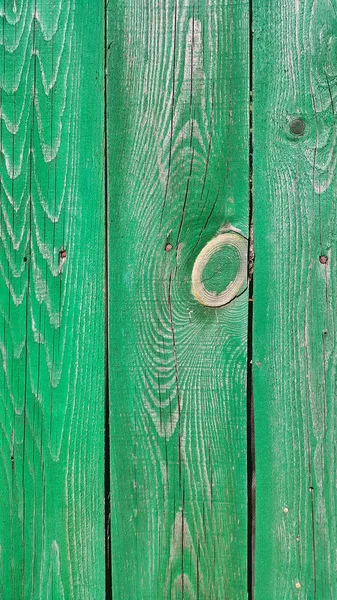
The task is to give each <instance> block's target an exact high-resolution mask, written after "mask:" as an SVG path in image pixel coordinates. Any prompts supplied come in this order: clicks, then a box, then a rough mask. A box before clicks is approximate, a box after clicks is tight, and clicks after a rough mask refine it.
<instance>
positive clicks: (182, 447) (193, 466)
mask: <svg viewBox="0 0 337 600" xmlns="http://www.w3.org/2000/svg"><path fill="white" fill-rule="evenodd" d="M107 42H108V106H107V109H108V155H109V327H110V329H109V345H110V348H109V354H110V384H111V389H110V407H111V414H110V422H111V544H112V595H113V597H115V598H118V600H123V599H129V598H130V599H131V598H132V599H134V598H139V599H140V598H141V599H142V600H148V599H153V600H158V599H166V598H171V599H172V600H173V599H179V598H182V599H183V598H185V599H187V598H189V599H192V598H194V599H202V598H203V599H206V598H207V600H211V599H213V600H215V599H218V600H220V599H221V600H223V599H224V598H231V599H239V598H246V593H247V592H246V587H247V573H246V561H247V548H246V537H247V533H246V511H247V505H246V502H247V498H246V361H247V357H246V356H247V350H246V348H247V341H246V337H247V291H246V292H244V293H243V294H242V295H241V296H240V297H235V298H234V299H233V300H232V302H230V303H229V304H228V305H227V306H225V307H222V308H209V307H207V306H202V305H201V304H199V303H198V301H197V300H196V299H195V298H194V296H193V294H192V290H191V275H192V269H193V265H194V263H195V260H196V258H197V256H198V255H199V253H200V251H201V250H202V248H203V247H204V246H205V245H206V244H207V243H208V242H209V241H210V240H211V239H213V238H214V237H215V236H217V235H218V234H219V233H221V232H223V231H224V230H226V229H228V228H233V227H234V228H237V229H239V230H240V231H241V234H243V235H244V236H246V237H247V229H248V225H247V223H248V214H247V213H248V135H249V134H248V116H249V85H248V83H249V77H248V3H247V2H246V1H243V2H240V3H231V2H228V3H227V2H226V3H224V2H222V1H218V0H215V1H214V0H212V1H211V0H201V1H199V2H194V1H192V0H167V1H166V2H161V3H158V2H154V1H153V0H150V1H149V2H147V3H144V2H143V1H142V0H137V1H134V0H133V1H131V0H123V1H122V0H113V1H111V2H110V3H109V5H108V40H107ZM218 263H219V264H218V265H215V266H214V273H210V274H209V279H210V280H212V282H211V281H209V282H208V284H207V285H206V287H207V288H208V289H211V288H210V286H211V283H212V290H211V291H213V292H214V293H216V294H219V293H220V292H221V291H222V289H223V288H222V287H221V286H222V285H227V284H228V283H229V281H228V282H227V283H225V284H224V283H223V282H224V280H225V279H226V273H227V271H228V270H231V272H235V268H234V267H233V265H235V264H236V265H237V267H236V269H238V268H239V266H240V262H238V253H237V252H236V253H235V248H234V250H233V254H230V253H229V254H228V253H227V254H226V253H224V255H223V256H222V255H221V256H220V257H219V260H218ZM219 265H220V267H219ZM213 277H214V278H215V279H213ZM215 281H216V282H217V283H215Z"/></svg>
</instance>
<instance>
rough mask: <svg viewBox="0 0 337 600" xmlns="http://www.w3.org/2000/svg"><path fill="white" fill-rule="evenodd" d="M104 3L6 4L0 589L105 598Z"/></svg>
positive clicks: (30, 595)
mask: <svg viewBox="0 0 337 600" xmlns="http://www.w3.org/2000/svg"><path fill="white" fill-rule="evenodd" d="M103 34H104V22H103V10H102V7H101V6H100V5H99V4H97V5H95V8H94V11H93V9H92V7H91V6H89V2H86V1H85V0H79V1H76V2H75V0H26V1H24V0H17V1H15V0H6V1H5V0H2V1H1V2H0V106H1V112H0V205H1V214H0V235H1V248H0V354H1V358H0V377H1V381H2V385H1V392H0V490H1V496H0V597H1V598H3V599H4V600H10V599H12V600H18V599H19V598H23V599H25V600H28V599H41V600H42V599H43V600H45V599H47V598H48V599H51V598H54V599H57V600H69V599H79V598H83V599H86V600H87V599H89V598H92V599H95V600H96V599H98V598H102V597H103V595H104V515H103V511H104V503H103V494H104V490H103V427H104V423H103V411H104V360H103V351H104V341H103V330H104V308H103V289H104V279H103V277H104V264H103V263H104V261H103V253H104V245H103V243H102V241H103V240H104V202H103V109H104V105H103V98H104V96H103V82H102V77H103V66H102V65H103V64H104V63H103V51H104V40H103Z"/></svg>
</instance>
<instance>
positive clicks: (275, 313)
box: [253, 0, 337, 600]
mask: <svg viewBox="0 0 337 600" xmlns="http://www.w3.org/2000/svg"><path fill="white" fill-rule="evenodd" d="M336 26H337V21H336V5H335V3H334V2H316V1H315V0H304V1H303V2H292V1H290V0H285V1H284V2H277V1H276V0H272V1H270V2H261V1H256V2H255V3H254V61H253V63H254V102H253V105H254V231H255V234H254V238H255V251H256V261H255V270H254V327H253V344H254V347H253V362H254V398H255V417H256V419H255V439H256V494H257V496H256V563H255V567H256V585H255V597H256V599H257V600H264V599H266V600H271V599H275V600H280V598H282V600H283V599H284V600H288V599H289V600H290V599H291V600H293V599H294V598H296V599H297V598H299V599H310V600H315V599H317V600H328V599H330V598H331V599H332V598H336V597H337V578H336V566H337V565H336V528H337V522H336V502H337V491H336V418H337V411H336V392H337V389H336V342H337V337H336V325H337V323H336V302H337V294H336V250H337V239H336V238H337V233H336V232H337V227H336V225H337V224H336V214H337V213H336V193H337V179H336V171H335V167H336V156H337V154H336V117H335V113H336V97H337V78H336V75H337V66H336V65H337V63H336V58H337V55H336V50H337V37H336ZM296 119H300V120H302V121H303V123H304V125H305V130H304V132H302V131H301V129H303V128H302V127H301V124H300V123H297V124H296V123H293V124H292V125H291V123H292V122H293V121H294V120H296ZM296 132H297V133H296ZM301 133H303V135H300V134H301ZM320 257H327V259H325V258H322V259H321V262H320V260H319V258H320Z"/></svg>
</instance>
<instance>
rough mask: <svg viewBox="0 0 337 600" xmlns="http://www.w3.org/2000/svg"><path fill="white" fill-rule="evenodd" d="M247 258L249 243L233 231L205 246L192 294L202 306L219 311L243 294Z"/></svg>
mask: <svg viewBox="0 0 337 600" xmlns="http://www.w3.org/2000/svg"><path fill="white" fill-rule="evenodd" d="M247 254H248V241H247V239H246V238H245V237H244V236H243V235H241V234H240V233H238V232H237V231H233V230H230V231H227V232H225V233H221V234H220V235H218V236H216V237H215V238H213V239H212V240H210V241H209V242H208V244H206V246H205V247H204V248H203V249H202V250H201V252H200V254H199V255H198V256H197V258H196V261H195V263H194V266H193V270H192V294H193V295H194V297H195V298H196V299H197V300H198V302H200V304H203V305H204V306H209V307H212V308H218V307H219V306H224V305H225V304H228V303H229V302H231V300H233V299H234V298H236V297H237V296H238V295H239V294H240V293H241V292H243V291H244V289H245V288H246V287H247ZM205 284H206V285H205Z"/></svg>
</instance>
